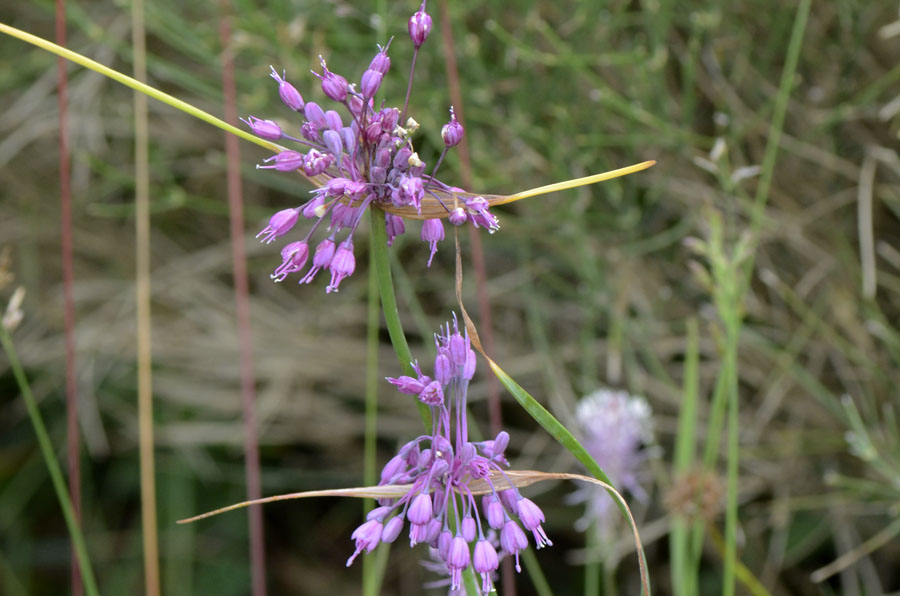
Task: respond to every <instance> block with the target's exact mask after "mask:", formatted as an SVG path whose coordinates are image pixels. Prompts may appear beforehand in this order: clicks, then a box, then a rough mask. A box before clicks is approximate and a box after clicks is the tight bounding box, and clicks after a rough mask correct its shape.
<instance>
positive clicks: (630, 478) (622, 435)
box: [569, 389, 653, 535]
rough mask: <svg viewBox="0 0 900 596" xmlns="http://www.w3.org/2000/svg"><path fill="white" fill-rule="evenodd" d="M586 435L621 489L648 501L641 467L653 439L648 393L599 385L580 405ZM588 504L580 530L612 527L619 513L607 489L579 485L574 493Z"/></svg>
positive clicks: (586, 442)
mask: <svg viewBox="0 0 900 596" xmlns="http://www.w3.org/2000/svg"><path fill="white" fill-rule="evenodd" d="M575 417H576V420H577V423H578V430H579V433H580V435H581V436H580V439H581V441H582V444H583V445H584V447H585V449H587V450H588V452H589V453H590V454H591V456H592V457H593V458H594V459H595V460H596V461H597V464H599V466H600V467H601V468H603V471H604V472H606V474H607V475H608V476H609V478H610V479H611V480H612V481H613V484H614V485H615V487H616V488H617V489H619V490H620V491H621V490H622V489H626V490H628V491H629V492H630V493H631V494H632V495H634V497H635V498H637V499H638V500H641V501H643V500H646V498H647V493H646V491H645V490H644V489H643V488H642V487H641V484H640V477H641V471H642V470H641V468H642V467H643V464H644V463H645V462H646V460H647V458H648V456H649V452H648V450H647V448H646V447H647V445H649V444H650V442H651V441H652V438H653V419H652V413H651V411H650V406H649V405H648V404H647V400H646V399H644V398H643V397H639V396H634V395H631V394H629V393H628V392H627V391H617V390H613V389H598V390H597V391H594V392H593V393H591V394H589V395H587V396H586V397H584V398H583V399H582V400H581V401H580V402H579V403H578V407H577V408H576V410H575ZM569 499H570V502H571V503H584V505H585V514H584V516H582V517H581V518H580V519H579V520H578V521H576V522H575V527H576V529H578V530H579V531H585V530H586V529H588V528H589V527H590V526H591V525H592V524H594V523H596V524H597V525H598V528H599V530H600V532H601V535H603V534H604V533H605V532H608V531H611V530H612V523H613V521H614V520H615V519H616V516H617V515H618V512H617V511H616V506H615V503H614V502H613V500H612V499H611V498H610V497H609V495H608V494H607V493H606V491H605V490H604V489H603V488H601V487H599V486H594V485H588V486H582V487H579V488H578V490H576V491H575V492H574V493H572V495H570V497H569Z"/></svg>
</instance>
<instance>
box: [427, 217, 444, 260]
mask: <svg viewBox="0 0 900 596" xmlns="http://www.w3.org/2000/svg"><path fill="white" fill-rule="evenodd" d="M443 239H444V224H443V223H441V220H439V219H426V220H425V221H424V222H423V223H422V241H424V242H427V243H428V244H429V246H430V248H431V253H430V254H429V255H428V267H431V260H432V259H433V258H434V253H436V252H437V244H438V242H440V241H441V240H443Z"/></svg>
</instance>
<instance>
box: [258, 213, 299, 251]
mask: <svg viewBox="0 0 900 596" xmlns="http://www.w3.org/2000/svg"><path fill="white" fill-rule="evenodd" d="M299 217H300V213H299V212H298V210H297V209H282V210H281V211H279V212H278V213H276V214H275V215H273V216H272V218H271V219H270V220H269V225H267V226H266V227H264V228H263V229H262V230H261V231H260V232H259V234H257V235H256V237H257V238H259V237H260V236H262V237H263V238H262V241H263V242H265V243H266V244H271V243H272V242H273V241H274V240H275V239H276V238H278V237H279V236H284V235H285V234H287V233H288V232H290V231H291V228H293V227H294V224H295V223H297V219H298V218H299Z"/></svg>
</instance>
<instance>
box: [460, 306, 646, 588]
mask: <svg viewBox="0 0 900 596" xmlns="http://www.w3.org/2000/svg"><path fill="white" fill-rule="evenodd" d="M464 316H465V315H464ZM466 322H467V327H468V326H469V325H468V323H469V319H468V318H467V319H466ZM471 334H472V333H471V332H470V335H471ZM473 346H476V347H478V348H479V349H480V346H477V345H476V342H475V341H473ZM482 355H483V356H484V357H485V358H486V359H487V361H488V365H489V366H490V367H491V370H492V371H493V372H494V374H495V375H497V378H498V379H499V380H500V383H501V384H502V385H503V386H504V387H506V389H507V391H509V392H510V394H512V396H513V397H514V398H515V399H516V401H517V402H519V405H521V406H522V407H523V408H524V409H525V411H526V412H528V414H529V415H530V416H531V417H532V418H533V419H534V420H535V422H537V423H538V424H540V425H541V426H542V427H543V428H544V430H546V431H547V432H548V433H550V436H552V437H553V438H554V439H556V440H557V441H558V442H559V444H560V445H562V446H563V447H565V448H566V450H568V451H569V453H571V454H572V455H574V456H575V459H577V460H578V461H579V462H581V464H582V465H584V467H585V468H587V470H588V472H590V474H591V475H592V476H594V477H595V478H597V479H598V480H601V481H603V482H605V483H606V484H608V485H610V486H612V482H610V480H609V477H608V476H607V475H606V473H605V472H604V471H603V470H602V469H601V468H600V466H599V465H597V462H596V461H594V458H593V457H591V455H590V454H589V453H588V452H587V450H586V449H585V448H584V447H583V446H582V445H581V443H579V442H578V441H577V440H576V439H575V437H574V436H572V433H571V432H569V430H568V429H567V428H566V427H565V426H563V425H562V424H561V423H560V422H559V420H557V419H556V418H555V417H554V416H553V414H551V413H550V412H548V411H547V409H546V408H544V406H542V405H541V404H540V403H538V401H537V400H536V399H534V397H532V396H531V395H530V394H529V393H528V392H527V391H525V389H523V388H522V387H521V386H520V385H519V384H518V383H516V382H515V381H514V380H513V379H512V377H510V376H509V375H508V374H506V372H505V371H504V370H503V369H502V368H500V366H499V365H498V364H497V363H496V362H494V361H493V360H491V358H490V357H489V356H488V355H487V354H485V353H484V352H483V351H482ZM607 492H608V493H609V494H610V496H611V497H612V498H613V499H614V500H615V501H616V505H617V506H618V507H619V510H620V511H621V512H622V515H624V516H625V518H626V519H627V520H628V523H629V525H630V526H631V529H632V531H633V533H634V537H635V543H636V544H637V550H638V558H639V562H640V567H641V593H642V594H645V595H646V596H649V595H650V576H649V573H648V571H647V559H646V556H645V554H644V549H643V547H642V546H641V542H640V537H639V535H638V531H637V526H636V525H635V524H634V519H633V518H632V517H631V513H630V512H629V511H628V508H627V506H626V505H625V502H624V501H620V500H619V498H617V495H616V494H615V493H614V492H613V491H609V490H607Z"/></svg>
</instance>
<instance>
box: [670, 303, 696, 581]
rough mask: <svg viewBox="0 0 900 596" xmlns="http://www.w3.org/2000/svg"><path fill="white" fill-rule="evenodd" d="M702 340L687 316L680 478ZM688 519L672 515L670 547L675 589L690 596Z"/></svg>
mask: <svg viewBox="0 0 900 596" xmlns="http://www.w3.org/2000/svg"><path fill="white" fill-rule="evenodd" d="M698 369H699V341H698V331H697V319H694V318H691V319H688V323H687V346H686V351H685V359H684V384H683V390H682V398H681V408H680V411H679V412H678V434H677V435H676V437H675V456H674V465H673V468H674V473H675V477H676V478H677V479H681V478H683V477H684V475H685V474H687V473H688V472H689V470H690V469H691V466H693V465H694V441H695V437H696V428H695V425H696V418H697V399H698V395H697V394H698V379H699V374H698ZM687 530H688V526H687V521H686V520H684V519H682V518H680V517H674V516H673V518H672V529H671V531H670V532H669V549H670V550H671V551H672V589H673V592H674V593H675V594H676V596H691V595H693V594H694V593H695V591H696V585H695V581H696V579H697V578H696V577H694V576H693V575H692V574H691V567H690V565H689V562H690V558H689V556H688V551H687V547H688V542H687V539H688V535H687Z"/></svg>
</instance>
